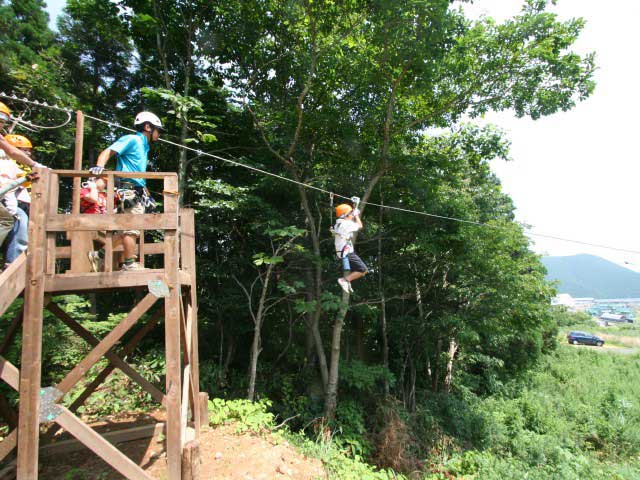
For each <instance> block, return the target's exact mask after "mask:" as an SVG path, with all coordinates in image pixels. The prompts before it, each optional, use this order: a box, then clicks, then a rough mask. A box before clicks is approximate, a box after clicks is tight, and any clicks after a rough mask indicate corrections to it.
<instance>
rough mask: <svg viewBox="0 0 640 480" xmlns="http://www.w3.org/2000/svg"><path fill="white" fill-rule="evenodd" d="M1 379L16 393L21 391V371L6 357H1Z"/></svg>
mask: <svg viewBox="0 0 640 480" xmlns="http://www.w3.org/2000/svg"><path fill="white" fill-rule="evenodd" d="M0 378H1V379H2V380H4V381H5V382H7V384H8V385H9V386H10V387H11V388H13V389H14V390H15V391H16V392H17V391H18V390H19V389H20V370H18V369H17V368H16V367H15V366H14V365H13V364H12V363H11V362H10V361H8V360H7V359H6V358H4V357H0Z"/></svg>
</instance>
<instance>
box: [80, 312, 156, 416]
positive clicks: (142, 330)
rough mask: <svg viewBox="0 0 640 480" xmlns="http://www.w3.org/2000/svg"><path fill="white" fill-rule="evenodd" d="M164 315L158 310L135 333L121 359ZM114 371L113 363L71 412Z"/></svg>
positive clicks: (86, 391)
mask: <svg viewBox="0 0 640 480" xmlns="http://www.w3.org/2000/svg"><path fill="white" fill-rule="evenodd" d="M163 313H164V310H163V309H160V310H158V311H157V312H155V313H154V314H153V315H152V316H151V318H150V319H149V321H148V322H147V323H146V324H145V325H144V326H143V327H142V328H140V329H139V330H138V331H137V332H136V333H135V335H134V336H133V337H131V339H130V340H129V341H128V342H127V344H126V345H125V346H124V347H123V348H122V350H121V351H120V356H121V357H126V356H127V355H129V354H130V353H131V352H133V350H134V349H135V348H136V346H137V345H138V343H140V340H142V339H143V338H144V336H145V335H146V334H147V333H149V332H150V331H151V330H153V329H154V328H155V326H156V325H157V324H158V319H159V318H160V315H161V314H163ZM114 369H115V365H113V364H111V363H110V364H109V365H107V366H106V367H105V368H104V369H103V370H102V371H101V372H100V373H99V374H98V375H97V376H96V378H95V379H94V380H93V382H91V384H89V385H88V386H87V388H86V389H85V390H84V392H82V393H81V394H80V395H78V397H77V398H76V399H75V400H74V401H73V403H72V404H71V405H70V406H69V410H71V411H72V412H74V411H75V410H76V409H77V408H78V407H79V406H80V405H82V404H84V402H85V401H86V400H87V398H89V397H90V396H91V394H92V393H93V392H94V391H95V390H96V389H97V388H98V387H99V386H100V385H102V382H104V381H105V380H106V378H107V377H108V376H109V375H110V374H111V372H113V370H114Z"/></svg>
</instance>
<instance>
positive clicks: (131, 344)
mask: <svg viewBox="0 0 640 480" xmlns="http://www.w3.org/2000/svg"><path fill="white" fill-rule="evenodd" d="M163 313H164V309H162V308H160V309H159V310H157V311H156V312H155V313H154V314H153V315H152V316H151V318H150V319H149V321H148V322H147V323H146V324H145V325H143V326H142V328H140V329H139V330H138V331H137V332H136V333H135V334H134V335H133V336H132V337H131V338H130V339H129V341H128V342H127V343H126V344H125V346H124V347H122V350H121V351H120V357H122V358H125V357H126V356H127V355H129V354H130V353H131V352H133V350H134V349H135V348H136V346H137V345H138V344H139V343H140V341H141V340H142V339H143V338H144V336H145V335H146V334H147V333H149V332H150V331H151V330H153V329H154V328H155V327H156V325H158V320H159V319H160V316H161V315H162V314H163ZM115 368H116V367H115V365H114V364H112V363H109V364H108V365H107V366H106V367H105V368H104V369H103V370H102V371H101V372H100V373H99V374H98V375H96V378H94V379H93V381H92V382H91V383H90V384H89V385H87V387H86V388H85V389H84V391H83V392H82V393H81V394H80V395H78V396H77V397H76V399H75V400H74V401H73V403H72V404H71V405H69V410H70V411H71V412H75V411H76V410H77V409H78V408H79V407H80V406H82V405H83V404H84V402H86V401H87V399H88V398H89V397H90V396H91V394H92V393H93V392H95V391H96V389H97V388H98V387H99V386H100V385H102V383H103V382H104V381H105V380H106V379H107V377H108V376H109V375H111V372H113V371H114V370H115ZM163 399H164V395H163ZM57 430H58V427H57V426H55V425H54V426H52V427H51V428H50V429H49V430H48V431H47V432H46V433H45V434H44V436H45V438H47V439H51V438H53V437H54V436H55V435H56V433H57ZM0 478H2V477H0Z"/></svg>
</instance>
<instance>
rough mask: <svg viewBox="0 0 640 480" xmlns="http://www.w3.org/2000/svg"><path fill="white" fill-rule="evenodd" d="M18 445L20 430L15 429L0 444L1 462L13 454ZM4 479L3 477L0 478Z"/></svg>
mask: <svg viewBox="0 0 640 480" xmlns="http://www.w3.org/2000/svg"><path fill="white" fill-rule="evenodd" d="M17 444H18V429H17V428H14V429H13V430H11V431H10V432H9V434H8V435H7V436H6V437H4V438H3V439H2V442H0V462H2V461H3V460H4V459H5V458H7V455H9V454H10V453H11V452H13V449H14V448H16V445H17ZM0 478H2V477H0Z"/></svg>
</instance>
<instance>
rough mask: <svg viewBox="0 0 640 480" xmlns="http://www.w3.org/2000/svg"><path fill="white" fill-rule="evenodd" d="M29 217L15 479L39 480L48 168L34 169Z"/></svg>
mask: <svg viewBox="0 0 640 480" xmlns="http://www.w3.org/2000/svg"><path fill="white" fill-rule="evenodd" d="M36 171H37V172H38V173H39V175H40V178H39V179H38V180H36V181H35V182H34V183H33V189H32V202H31V215H30V218H29V249H28V251H27V272H26V282H25V291H24V320H23V322H22V364H21V374H20V413H19V418H18V478H19V479H20V480H35V479H37V478H38V440H39V438H38V434H39V427H40V419H39V413H40V380H41V374H42V371H41V366H42V316H43V315H42V314H43V308H44V287H45V285H44V270H45V259H46V255H45V240H46V231H45V225H46V208H47V206H46V202H45V199H46V198H47V195H46V194H47V190H48V186H49V181H50V171H49V170H48V169H36Z"/></svg>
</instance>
